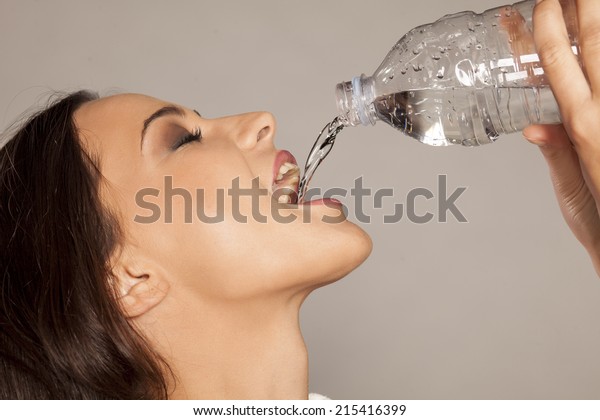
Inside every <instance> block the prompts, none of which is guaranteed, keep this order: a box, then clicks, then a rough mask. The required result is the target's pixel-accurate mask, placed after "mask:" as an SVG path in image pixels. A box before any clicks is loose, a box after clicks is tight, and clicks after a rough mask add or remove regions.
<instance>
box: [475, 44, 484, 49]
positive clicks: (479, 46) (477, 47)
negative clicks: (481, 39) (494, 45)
mask: <svg viewBox="0 0 600 420" xmlns="http://www.w3.org/2000/svg"><path fill="white" fill-rule="evenodd" d="M482 48H483V46H482V45H481V44H477V45H475V49H478V50H480V49H482Z"/></svg>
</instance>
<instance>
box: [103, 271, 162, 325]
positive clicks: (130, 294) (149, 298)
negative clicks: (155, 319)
mask: <svg viewBox="0 0 600 420" xmlns="http://www.w3.org/2000/svg"><path fill="white" fill-rule="evenodd" d="M114 274H115V277H116V280H117V282H118V287H117V294H118V302H119V304H120V305H121V308H122V309H123V313H124V314H125V316H126V317H127V318H135V317H138V316H140V315H143V314H145V313H146V312H148V311H149V310H151V309H152V308H154V307H155V306H156V305H158V304H159V303H160V302H162V300H163V299H164V298H165V296H166V295H167V293H168V291H169V283H168V281H166V279H165V278H163V277H162V276H161V275H160V274H158V273H144V274H139V273H132V272H131V271H130V270H128V269H126V268H124V267H122V266H121V267H120V268H119V269H117V270H115V271H114Z"/></svg>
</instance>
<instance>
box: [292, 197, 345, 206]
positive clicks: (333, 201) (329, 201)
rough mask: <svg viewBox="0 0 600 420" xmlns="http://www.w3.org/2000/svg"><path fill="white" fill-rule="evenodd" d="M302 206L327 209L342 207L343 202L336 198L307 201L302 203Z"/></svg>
mask: <svg viewBox="0 0 600 420" xmlns="http://www.w3.org/2000/svg"><path fill="white" fill-rule="evenodd" d="M300 205H302V206H327V207H342V202H341V201H339V200H336V199H335V198H319V199H317V200H312V201H305V202H304V203H300Z"/></svg>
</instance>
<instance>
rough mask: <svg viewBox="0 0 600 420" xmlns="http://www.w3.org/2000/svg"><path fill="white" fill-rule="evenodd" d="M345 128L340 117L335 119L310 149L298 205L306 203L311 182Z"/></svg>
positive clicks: (326, 126)
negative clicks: (305, 198)
mask: <svg viewBox="0 0 600 420" xmlns="http://www.w3.org/2000/svg"><path fill="white" fill-rule="evenodd" d="M345 126H346V125H345V124H344V121H342V120H341V119H340V117H335V118H334V119H333V121H331V122H329V123H327V125H325V127H323V129H322V130H321V132H320V133H319V136H318V137H317V140H316V141H315V144H313V147H312V149H310V153H309V154H308V157H307V158H306V164H305V165H304V175H303V176H302V179H300V184H299V185H298V203H302V202H303V201H304V195H305V194H306V191H307V190H308V184H309V183H310V180H311V179H312V177H313V175H314V174H315V171H316V170H317V168H318V167H319V165H320V164H321V162H323V161H324V160H325V158H326V157H327V155H328V154H329V152H331V149H332V148H333V144H334V143H335V138H336V137H337V135H338V134H339V133H340V131H342V129H343V128H344V127H345Z"/></svg>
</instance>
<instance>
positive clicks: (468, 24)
mask: <svg viewBox="0 0 600 420" xmlns="http://www.w3.org/2000/svg"><path fill="white" fill-rule="evenodd" d="M467 28H469V31H471V32H475V25H474V24H473V22H469V23H467Z"/></svg>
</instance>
